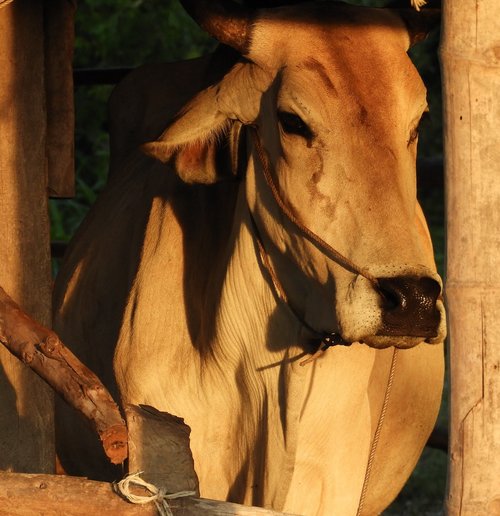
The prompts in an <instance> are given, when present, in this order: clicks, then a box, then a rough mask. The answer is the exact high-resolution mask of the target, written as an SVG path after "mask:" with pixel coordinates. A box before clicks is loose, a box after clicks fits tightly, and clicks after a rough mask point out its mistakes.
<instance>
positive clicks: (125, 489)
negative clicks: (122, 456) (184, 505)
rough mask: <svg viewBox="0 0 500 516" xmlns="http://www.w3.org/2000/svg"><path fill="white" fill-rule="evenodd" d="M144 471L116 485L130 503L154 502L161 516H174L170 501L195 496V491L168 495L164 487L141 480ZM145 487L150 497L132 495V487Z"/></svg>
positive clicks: (133, 474) (130, 475) (127, 477)
mask: <svg viewBox="0 0 500 516" xmlns="http://www.w3.org/2000/svg"><path fill="white" fill-rule="evenodd" d="M143 473H144V471H139V472H137V473H131V474H129V475H127V476H126V477H125V478H123V479H122V480H120V482H118V483H117V484H115V487H116V490H117V492H118V493H119V494H120V495H121V496H123V497H124V498H125V499H126V500H128V501H129V502H130V503H134V504H138V505H144V504H147V503H151V502H154V504H155V505H156V508H157V509H158V512H159V514H160V516H173V513H172V510H171V509H170V506H169V505H168V500H174V499H176V498H183V497H186V496H195V495H196V493H195V492H194V491H179V492H178V493H171V494H168V493H167V490H166V489H165V488H163V487H157V486H155V485H154V484H150V483H149V482H146V481H145V480H144V479H142V478H141V475H142V474H143ZM132 485H135V486H139V487H143V488H144V489H146V491H148V492H149V493H150V494H149V495H137V494H134V493H132V491H131V486H132Z"/></svg>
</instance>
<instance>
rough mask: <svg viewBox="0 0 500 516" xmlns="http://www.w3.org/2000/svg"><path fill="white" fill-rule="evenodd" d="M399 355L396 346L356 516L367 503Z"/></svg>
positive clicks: (358, 515) (359, 514) (359, 515)
mask: <svg viewBox="0 0 500 516" xmlns="http://www.w3.org/2000/svg"><path fill="white" fill-rule="evenodd" d="M397 355H398V349H397V348H394V352H393V354H392V361H391V369H390V371H389V379H388V380H387V387H386V389H385V396H384V402H383V404H382V410H381V411H380V417H379V419H378V423H377V428H376V429H375V435H374V436H373V442H372V445H371V449H370V455H369V457H368V464H367V466H366V471H365V478H364V480H363V488H362V489H361V495H360V497H359V504H358V510H357V512H356V516H361V514H362V512H363V507H364V504H365V499H366V493H367V492H368V484H369V483H370V474H371V471H372V468H373V461H374V459H375V453H376V452H377V445H378V442H379V439H380V433H381V432H382V425H383V423H384V420H385V414H386V412H387V406H388V404H389V397H390V394H391V390H392V384H393V381H394V375H395V373H396V358H397Z"/></svg>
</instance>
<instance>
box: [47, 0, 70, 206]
mask: <svg viewBox="0 0 500 516" xmlns="http://www.w3.org/2000/svg"><path fill="white" fill-rule="evenodd" d="M75 9H76V0H44V23H45V38H44V41H45V91H46V102H47V162H48V173H49V195H50V196H51V197H73V196H74V195H75V167H74V154H75V153H74V134H75V127H74V126H75V115H74V100H73V66H72V65H73V46H74V16H75Z"/></svg>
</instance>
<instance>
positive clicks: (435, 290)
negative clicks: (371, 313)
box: [377, 276, 441, 337]
mask: <svg viewBox="0 0 500 516" xmlns="http://www.w3.org/2000/svg"><path fill="white" fill-rule="evenodd" d="M377 289H378V291H379V294H380V297H381V300H382V306H381V308H382V322H383V328H382V329H381V332H380V333H383V334H384V335H408V336H418V337H434V336H435V335H436V334H437V330H438V326H439V322H440V318H441V315H440V313H439V310H438V309H437V307H436V302H437V300H438V298H439V296H440V295H441V286H440V285H439V283H438V282H437V281H436V280H434V279H433V278H430V277H427V276H424V277H419V276H395V277H392V278H379V279H378V286H377Z"/></svg>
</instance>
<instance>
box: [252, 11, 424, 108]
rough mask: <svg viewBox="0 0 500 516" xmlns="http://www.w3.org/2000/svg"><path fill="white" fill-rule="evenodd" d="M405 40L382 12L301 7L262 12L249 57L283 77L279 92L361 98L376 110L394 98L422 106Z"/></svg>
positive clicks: (394, 18)
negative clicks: (255, 58)
mask: <svg viewBox="0 0 500 516" xmlns="http://www.w3.org/2000/svg"><path fill="white" fill-rule="evenodd" d="M408 45H409V35H408V32H407V30H406V27H405V25H404V23H403V21H402V20H401V18H400V17H399V16H398V15H397V14H395V13H394V12H393V11H391V10H388V9H369V8H359V7H354V6H345V5H335V4H333V5H332V4H331V3H329V2H318V3H312V4H302V5H297V6H290V7H286V8H281V9H275V10H272V11H268V12H266V13H265V14H264V16H263V17H262V18H260V19H259V20H258V21H257V22H256V24H255V30H254V32H253V40H252V51H251V53H252V54H255V55H256V56H257V60H258V61H260V62H261V63H262V65H263V66H268V67H270V68H274V69H279V70H282V71H283V77H284V79H285V80H284V81H283V83H282V84H283V86H284V87H285V88H289V89H290V90H293V91H295V92H296V93H297V94H299V95H300V92H301V91H302V92H303V93H304V95H305V96H310V95H308V93H307V92H308V91H309V92H311V91H313V92H314V96H316V97H317V98H318V100H319V98H320V97H324V96H327V97H335V96H340V97H342V98H344V99H345V98H346V97H348V98H356V99H357V100H356V102H358V101H359V99H363V98H366V99H367V102H370V103H371V104H373V103H376V104H377V105H378V106H379V107H380V109H381V110H383V109H386V108H385V106H386V104H387V103H390V102H394V100H395V99H398V98H399V101H400V102H401V103H403V104H407V103H411V104H413V103H414V102H413V101H412V102H410V101H409V100H410V99H414V100H416V104H418V106H417V109H419V108H420V107H421V106H420V104H422V103H425V87H424V85H423V82H422V81H421V79H420V76H419V75H418V72H417V71H416V69H415V67H414V66H413V64H412V63H411V61H410V59H409V57H408V55H407V53H406V51H407V48H408Z"/></svg>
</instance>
